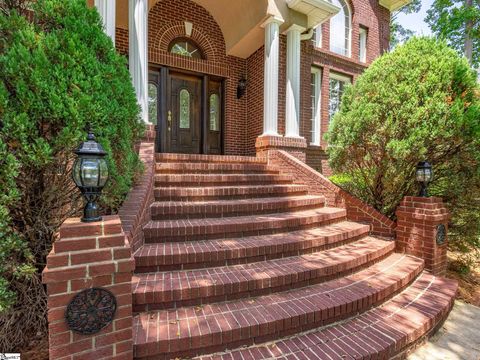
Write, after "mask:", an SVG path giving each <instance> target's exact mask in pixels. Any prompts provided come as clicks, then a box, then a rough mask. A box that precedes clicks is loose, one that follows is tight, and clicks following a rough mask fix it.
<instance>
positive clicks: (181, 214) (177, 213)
mask: <svg viewBox="0 0 480 360" xmlns="http://www.w3.org/2000/svg"><path fill="white" fill-rule="evenodd" d="M242 205H243V206H242ZM242 205H239V206H238V207H239V209H233V208H232V206H231V205H229V206H225V207H221V206H216V205H206V206H202V207H200V208H199V206H192V207H187V206H177V207H169V208H167V209H165V213H159V212H158V209H156V208H155V206H152V207H151V208H150V212H151V218H152V220H178V219H204V218H225V217H233V216H246V215H255V214H258V215H266V214H274V213H277V212H287V211H301V210H311V209H316V208H319V207H323V206H324V205H325V200H324V199H321V200H318V201H313V200H309V201H295V202H293V203H290V204H289V203H279V204H274V206H272V207H270V208H266V209H258V206H255V205H254V206H252V204H242Z"/></svg>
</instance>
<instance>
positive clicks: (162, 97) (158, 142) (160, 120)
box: [149, 64, 226, 154]
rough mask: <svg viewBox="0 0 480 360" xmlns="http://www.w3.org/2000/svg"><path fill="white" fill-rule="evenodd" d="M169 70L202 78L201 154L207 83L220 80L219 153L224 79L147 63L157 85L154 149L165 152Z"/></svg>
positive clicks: (206, 125) (206, 126)
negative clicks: (211, 80)
mask: <svg viewBox="0 0 480 360" xmlns="http://www.w3.org/2000/svg"><path fill="white" fill-rule="evenodd" d="M170 72H175V73H181V74H186V75H194V76H198V77H199V78H200V79H201V80H202V85H201V118H200V122H201V124H200V151H201V154H207V151H208V131H209V117H208V99H209V96H208V92H209V87H208V83H209V80H210V78H213V79H215V80H218V81H220V82H221V91H220V93H221V99H222V101H221V104H220V108H221V110H220V116H221V124H220V126H221V128H220V144H221V145H220V146H221V151H220V152H221V154H223V153H224V150H225V143H224V141H225V118H226V117H225V115H226V86H225V82H226V79H225V78H222V77H219V76H212V75H209V74H202V73H197V72H193V71H189V70H184V69H178V68H174V67H169V66H163V65H158V64H149V73H150V74H152V75H153V74H155V77H156V80H157V81H158V82H157V87H158V92H157V96H158V99H157V101H158V109H157V112H158V113H157V129H156V136H155V151H156V152H161V153H165V152H166V149H167V125H166V124H167V111H168V109H167V107H168V106H167V94H168V93H169V88H170V86H171V85H170V84H169V81H168V80H169V78H170Z"/></svg>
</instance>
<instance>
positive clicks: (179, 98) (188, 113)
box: [166, 73, 202, 154]
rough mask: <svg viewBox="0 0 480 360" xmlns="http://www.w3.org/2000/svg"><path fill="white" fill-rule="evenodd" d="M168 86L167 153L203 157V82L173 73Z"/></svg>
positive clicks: (199, 79)
mask: <svg viewBox="0 0 480 360" xmlns="http://www.w3.org/2000/svg"><path fill="white" fill-rule="evenodd" d="M167 86H168V88H167V144H166V152H173V153H186V154H200V153H201V145H202V144H201V119H202V101H201V100H202V78H199V77H196V76H192V75H186V74H180V73H178V74H177V73H171V74H170V76H169V83H168V84H167Z"/></svg>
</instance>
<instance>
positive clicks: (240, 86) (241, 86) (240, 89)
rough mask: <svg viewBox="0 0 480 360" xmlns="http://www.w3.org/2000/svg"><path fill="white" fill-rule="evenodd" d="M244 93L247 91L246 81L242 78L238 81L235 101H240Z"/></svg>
mask: <svg viewBox="0 0 480 360" xmlns="http://www.w3.org/2000/svg"><path fill="white" fill-rule="evenodd" d="M245 91H247V79H245V77H242V78H241V79H240V80H238V86H237V99H241V98H242V97H243V95H245Z"/></svg>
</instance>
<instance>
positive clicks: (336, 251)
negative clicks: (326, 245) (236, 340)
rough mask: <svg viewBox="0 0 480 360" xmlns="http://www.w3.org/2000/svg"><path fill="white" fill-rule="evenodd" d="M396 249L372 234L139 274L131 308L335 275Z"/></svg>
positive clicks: (248, 292) (230, 295)
mask: <svg viewBox="0 0 480 360" xmlns="http://www.w3.org/2000/svg"><path fill="white" fill-rule="evenodd" d="M394 249H395V243H394V242H393V241H384V240H380V239H377V238H373V237H367V238H365V239H362V240H359V241H356V242H354V243H352V244H348V245H343V246H340V247H337V248H333V249H330V250H325V251H321V252H317V253H313V254H309V255H302V256H292V257H288V258H283V259H277V260H270V261H262V262H257V263H252V264H245V265H235V266H224V267H217V268H210V269H201V270H188V271H176V272H171V271H170V272H161V273H148V274H137V275H135V276H134V278H133V281H132V292H133V303H134V311H149V310H158V309H167V308H173V307H176V308H177V307H180V306H191V305H199V304H207V303H212V302H219V301H227V300H231V299H239V298H250V297H254V296H259V295H264V294H269V293H272V292H276V291H284V290H289V289H293V288H299V287H303V286H309V285H313V284H317V283H320V282H323V281H327V280H331V279H334V278H339V277H340V276H344V275H346V274H349V273H352V272H354V271H358V270H360V269H362V268H365V267H366V266H368V265H371V264H373V263H374V262H377V261H379V260H381V259H383V258H384V257H385V256H387V255H389V254H391V253H392V252H393V250H394Z"/></svg>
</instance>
